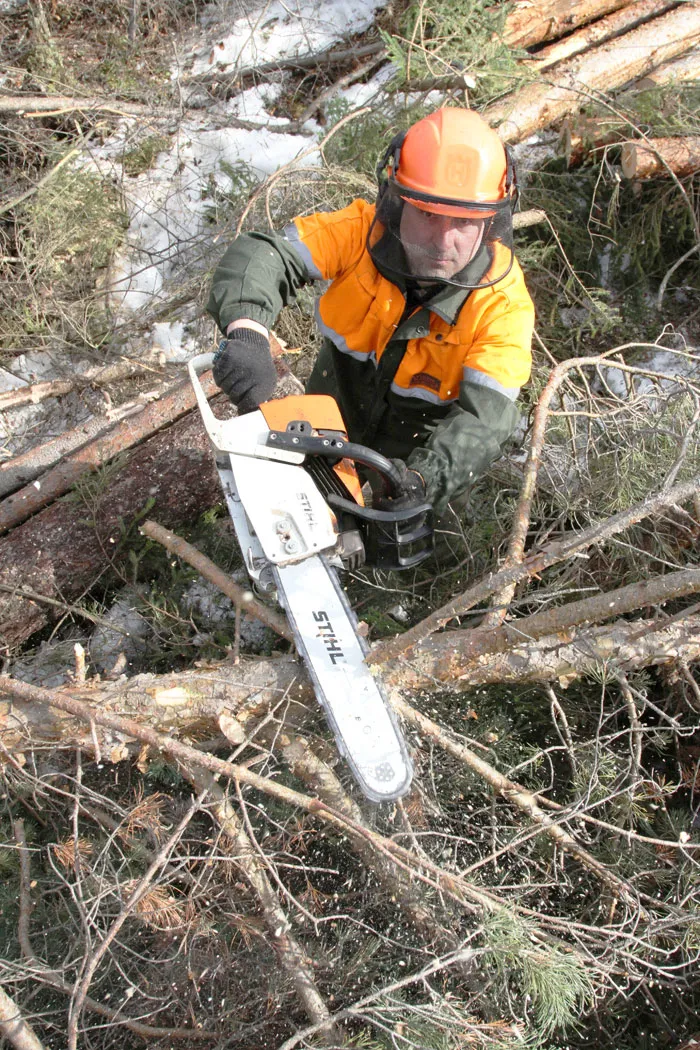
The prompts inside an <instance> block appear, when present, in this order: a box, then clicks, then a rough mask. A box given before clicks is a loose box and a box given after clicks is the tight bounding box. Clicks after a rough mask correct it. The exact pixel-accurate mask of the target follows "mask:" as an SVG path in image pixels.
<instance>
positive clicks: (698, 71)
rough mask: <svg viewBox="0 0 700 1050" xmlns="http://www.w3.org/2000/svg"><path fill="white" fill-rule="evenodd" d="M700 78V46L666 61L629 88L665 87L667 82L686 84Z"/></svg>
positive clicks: (637, 89) (635, 89)
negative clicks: (670, 60)
mask: <svg viewBox="0 0 700 1050" xmlns="http://www.w3.org/2000/svg"><path fill="white" fill-rule="evenodd" d="M693 80H700V47H694V48H692V50H690V51H689V52H688V53H687V55H681V56H680V58H674V59H673V61H672V62H664V64H663V65H662V66H659V67H658V69H654V70H652V72H651V73H647V75H646V76H645V77H642V79H641V80H637V81H636V82H635V83H634V84H631V85H630V87H629V88H628V90H629V91H647V90H649V88H654V87H665V86H666V85H667V84H686V83H688V82H689V81H693Z"/></svg>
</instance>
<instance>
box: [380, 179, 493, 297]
mask: <svg viewBox="0 0 700 1050" xmlns="http://www.w3.org/2000/svg"><path fill="white" fill-rule="evenodd" d="M512 206H513V202H512V200H511V199H510V198H506V199H505V200H502V201H495V202H493V201H489V202H486V203H480V202H477V201H456V200H449V199H444V198H440V197H430V196H429V195H428V194H423V193H417V192H416V191H412V190H408V189H407V188H405V187H403V186H401V185H400V184H399V183H398V182H396V181H395V180H393V179H389V180H388V181H387V182H385V183H384V184H383V186H382V187H381V190H380V194H379V198H378V203H377V212H376V215H375V218H374V221H373V223H372V226H371V228H370V231H369V236H368V240H367V245H368V249H369V252H370V255H371V256H372V259H373V261H374V263H375V265H376V266H377V268H378V269H379V270H381V271H384V272H386V271H387V270H389V271H390V272H391V273H394V274H396V275H397V276H399V277H401V278H402V279H403V280H405V281H416V282H418V283H421V284H428V285H429V284H436V283H439V284H448V285H454V286H455V287H457V288H470V289H471V288H486V287H488V286H490V285H492V284H495V283H496V282H497V281H500V280H502V279H503V278H504V277H505V276H506V274H507V273H508V272H509V271H510V269H511V267H512V265H513V221H512Z"/></svg>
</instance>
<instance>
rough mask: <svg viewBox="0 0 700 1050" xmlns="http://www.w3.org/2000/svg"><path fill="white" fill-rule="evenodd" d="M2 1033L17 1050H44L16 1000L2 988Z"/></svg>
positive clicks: (0, 998)
mask: <svg viewBox="0 0 700 1050" xmlns="http://www.w3.org/2000/svg"><path fill="white" fill-rule="evenodd" d="M0 1032H2V1034H3V1035H4V1036H5V1038H6V1039H7V1040H8V1041H9V1042H10V1043H11V1044H12V1046H14V1048H15V1050H44V1044H43V1043H42V1042H40V1041H39V1038H38V1036H37V1034H36V1032H35V1031H34V1029H33V1028H32V1027H31V1025H29V1024H28V1023H27V1022H26V1021H25V1020H24V1018H23V1017H22V1013H21V1011H20V1008H19V1007H18V1006H17V1004H16V1002H15V1001H14V999H11V998H10V996H9V995H8V994H7V992H6V991H5V990H4V989H3V988H2V987H0Z"/></svg>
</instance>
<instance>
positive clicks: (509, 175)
mask: <svg viewBox="0 0 700 1050" xmlns="http://www.w3.org/2000/svg"><path fill="white" fill-rule="evenodd" d="M503 149H504V150H505V151H506V196H507V197H508V199H509V200H510V210H511V213H513V212H514V211H515V210H516V208H517V207H518V200H519V198H520V187H519V186H518V170H517V168H516V167H515V161H514V160H513V154H512V153H511V152H510V150H509V149H508V147H507V146H506V145H504V146H503Z"/></svg>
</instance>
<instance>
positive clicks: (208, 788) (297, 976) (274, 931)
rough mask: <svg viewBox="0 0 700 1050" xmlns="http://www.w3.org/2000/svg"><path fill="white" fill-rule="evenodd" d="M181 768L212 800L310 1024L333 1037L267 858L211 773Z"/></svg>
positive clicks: (327, 1013) (329, 1022)
mask: <svg viewBox="0 0 700 1050" xmlns="http://www.w3.org/2000/svg"><path fill="white" fill-rule="evenodd" d="M180 768H181V771H182V772H183V774H184V775H185V776H186V777H187V778H188V780H190V781H191V782H192V783H193V784H194V785H195V788H196V790H197V791H199V792H206V794H208V795H210V796H211V798H213V800H214V805H213V807H212V808H211V812H212V814H213V816H214V817H215V818H216V820H217V822H218V824H219V826H220V828H221V830H222V831H223V833H224V835H226V837H227V838H228V839H230V840H231V842H232V843H233V845H234V846H235V854H234V860H235V863H236V865H237V867H238V868H239V870H240V871H241V874H242V875H243V876H244V878H245V879H246V881H247V883H248V884H249V886H250V887H251V889H252V890H253V892H254V894H255V896H256V897H257V899H258V901H259V903H260V907H261V909H262V914H263V918H264V921H265V925H266V926H267V932H268V935H269V937H270V941H271V943H272V945H273V947H274V949H275V952H276V954H277V956H278V958H279V960H280V963H281V965H282V967H283V968H284V970H285V971H286V973H287V974H288V975H289V977H290V979H291V981H292V983H293V985H294V988H295V990H296V993H297V997H298V998H299V1001H300V1002H301V1004H302V1006H303V1007H304V1010H305V1011H306V1014H307V1016H308V1018H309V1021H310V1022H311V1024H312V1025H314V1026H317V1027H318V1030H319V1031H321V1032H323V1033H324V1034H325V1035H326V1036H333V1035H334V1034H335V1031H334V1027H333V1025H332V1023H331V1021H330V1011H329V1010H328V1007H327V1006H326V1003H325V1002H324V1000H323V997H322V995H321V993H320V992H319V990H318V987H317V985H316V981H315V980H314V976H313V973H312V971H311V969H310V967H309V965H308V961H307V956H306V953H305V952H304V950H303V949H302V947H301V945H300V944H299V943H298V941H297V940H296V938H295V937H294V935H293V933H292V932H291V923H290V921H289V919H288V917H287V914H286V913H285V911H284V908H283V907H282V905H281V903H280V900H279V897H278V895H277V893H276V892H275V890H274V887H273V886H272V884H271V882H270V879H269V878H268V875H267V872H266V870H265V859H264V856H263V855H261V853H260V852H259V851H258V850H256V849H255V847H254V845H253V842H252V841H251V839H250V837H249V835H248V834H246V831H245V829H244V827H243V825H242V824H241V820H240V817H239V816H238V814H237V813H236V811H235V810H234V808H233V806H232V804H231V800H230V798H229V796H228V795H227V793H226V792H224V790H223V789H222V788H221V787H220V786H219V785H218V784H217V782H216V780H215V779H214V777H213V776H212V775H211V773H208V772H207V771H206V770H202V769H196V768H192V766H189V765H188V766H185V767H183V766H181V767H180Z"/></svg>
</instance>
